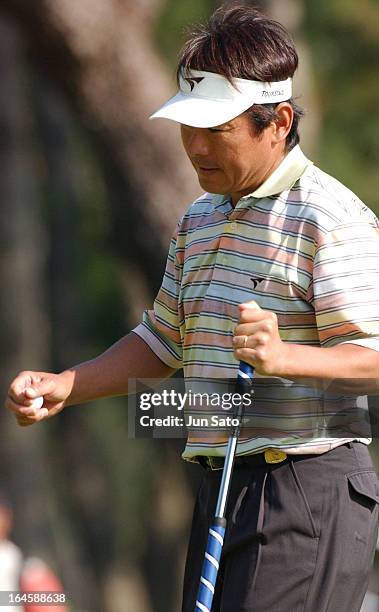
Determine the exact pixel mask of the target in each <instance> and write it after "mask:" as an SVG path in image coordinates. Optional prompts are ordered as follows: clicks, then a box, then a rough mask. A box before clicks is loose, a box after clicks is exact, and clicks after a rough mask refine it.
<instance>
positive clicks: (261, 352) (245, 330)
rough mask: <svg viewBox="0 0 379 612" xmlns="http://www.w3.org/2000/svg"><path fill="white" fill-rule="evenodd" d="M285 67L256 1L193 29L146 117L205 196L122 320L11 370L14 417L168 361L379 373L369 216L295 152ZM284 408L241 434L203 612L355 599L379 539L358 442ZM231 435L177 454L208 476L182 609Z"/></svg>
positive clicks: (364, 453)
mask: <svg viewBox="0 0 379 612" xmlns="http://www.w3.org/2000/svg"><path fill="white" fill-rule="evenodd" d="M297 64H298V57H297V53H296V50H295V48H294V44H293V42H292V40H291V38H290V36H289V34H288V33H287V32H286V31H285V29H284V28H283V27H282V26H281V25H280V24H278V23H276V22H275V21H272V20H271V19H268V18H267V17H266V16H264V15H262V14H261V13H260V12H258V11H257V10H255V9H253V8H250V7H246V6H233V7H229V8H225V7H223V8H221V9H219V10H217V11H216V12H215V13H214V15H213V16H212V17H211V18H210V20H209V22H207V23H205V24H203V25H201V26H200V27H198V28H197V29H196V30H195V31H194V32H193V34H192V35H191V37H190V38H189V40H188V42H187V44H186V45H185V47H184V49H183V51H182V53H181V55H180V58H179V64H178V84H179V93H178V94H177V95H175V96H174V97H173V98H172V99H171V100H169V101H168V102H167V103H166V104H165V105H164V106H163V107H162V108H161V109H159V110H158V111H157V112H156V113H155V114H154V115H153V117H154V118H165V119H170V120H173V121H176V122H177V123H178V124H180V130H181V137H182V141H183V146H184V149H185V152H186V154H187V155H188V157H189V159H190V162H191V163H192V165H193V167H194V170H195V172H196V173H197V176H198V180H199V182H200V185H201V187H202V188H203V190H204V191H205V192H206V193H205V195H203V196H201V197H200V198H199V199H198V200H197V201H196V202H194V203H193V204H192V206H190V208H189V209H188V211H187V212H186V214H185V215H184V216H183V218H182V219H181V220H180V222H179V224H178V226H177V229H176V232H175V234H174V236H173V239H172V242H171V247H170V251H169V255H168V260H167V267H166V271H165V275H164V278H163V282H162V286H161V289H160V291H159V293H158V296H157V298H156V301H155V303H154V306H153V308H152V309H151V310H149V311H146V312H145V313H144V316H143V321H142V322H141V324H140V325H139V326H138V327H137V328H136V329H134V330H133V332H131V333H130V334H129V335H127V336H125V337H124V338H122V339H121V340H119V341H118V342H117V343H116V344H115V345H113V346H112V347H110V348H109V349H108V350H107V351H106V352H105V353H103V354H102V355H100V356H98V357H97V358H95V359H93V360H92V361H88V362H86V363H82V364H80V365H78V366H75V367H72V368H69V369H68V370H66V371H64V372H62V373H60V374H51V373H46V372H31V371H27V372H22V373H21V374H19V375H18V376H17V377H16V378H15V380H14V381H13V382H12V384H11V386H10V388H9V395H8V398H7V407H8V408H9V409H10V410H12V411H13V412H14V413H15V415H16V418H17V421H18V423H19V424H20V425H29V424H32V423H35V422H37V421H39V420H41V419H45V418H47V417H50V416H53V415H55V414H57V413H58V412H60V411H61V410H62V409H63V408H65V407H66V406H69V405H71V404H79V403H82V402H86V401H89V400H93V399H96V398H100V397H105V396H110V395H120V394H126V393H127V392H128V379H133V378H154V377H156V378H164V377H168V376H170V375H172V374H173V373H174V372H175V371H176V370H178V369H179V368H183V370H184V375H185V377H187V378H190V379H192V378H235V377H236V375H237V369H238V363H239V361H240V360H243V361H245V362H247V363H248V364H250V365H251V366H253V368H254V370H255V376H256V380H257V382H259V383H260V384H261V385H262V386H263V387H264V384H265V380H266V378H265V377H269V380H270V381H271V383H270V389H271V390H270V391H269V392H270V393H272V392H273V389H274V388H275V389H277V388H279V389H281V390H283V392H286V390H288V387H291V381H293V382H294V385H295V387H296V381H299V380H300V381H301V380H303V379H307V380H308V381H312V380H314V381H319V380H324V381H330V380H331V379H332V378H336V379H360V378H369V379H371V380H376V379H378V378H379V353H378V351H379V320H378V317H377V312H378V302H379V295H378V286H379V275H378V258H379V233H378V220H377V219H376V217H375V215H374V214H373V213H372V212H371V211H370V210H369V209H368V208H367V207H366V206H365V205H364V204H363V203H362V202H361V201H360V200H359V199H358V198H357V197H356V196H355V195H354V194H353V193H352V192H351V191H349V190H348V189H347V188H346V187H344V186H343V185H342V184H341V183H339V182H338V181H337V180H336V179H334V178H332V177H330V176H328V175H327V174H325V173H324V172H322V171H321V170H320V169H318V168H317V167H315V166H314V165H313V164H312V162H311V161H310V160H309V159H307V158H306V157H305V155H304V154H303V153H302V151H301V149H300V147H299V144H298V143H299V134H298V124H299V120H300V118H301V115H302V112H301V110H300V109H299V108H298V107H297V105H296V104H295V102H294V100H293V98H292V77H293V75H294V73H295V71H296V68H297ZM273 381H274V382H275V384H274V383H273ZM275 385H278V386H275ZM296 388H297V387H296ZM275 389H274V390H275ZM37 396H43V397H44V405H43V408H42V409H41V410H40V411H37V410H36V409H35V408H33V407H31V403H32V400H33V398H36V397H37ZM284 405H285V406H287V408H286V410H287V409H288V411H289V413H288V415H289V416H288V418H287V420H286V424H285V425H283V420H285V419H283V417H286V416H287V415H286V414H284V413H283V410H284V408H283V410H282V411H281V412H280V410H281V409H280V402H279V404H278V403H277V402H275V401H272V402H271V403H270V402H269V407H268V408H267V411H268V413H267V414H266V415H265V418H266V421H265V420H264V419H263V422H262V424H261V427H260V429H259V431H258V432H256V433H255V435H254V433H253V432H254V428H252V429H248V430H247V431H245V432H242V433H241V439H240V442H239V444H238V450H237V459H236V463H235V470H234V474H233V481H232V490H231V494H230V498H229V504H228V525H229V526H228V532H227V535H226V541H225V545H224V549H223V557H222V562H221V567H220V571H219V575H218V582H217V586H216V593H215V597H214V605H213V608H212V610H213V612H267V611H270V612H327V611H328V612H358V611H359V609H360V606H361V602H362V600H363V597H364V594H365V590H366V586H367V581H368V574H369V569H370V566H371V564H372V560H373V554H374V549H375V542H376V536H377V518H378V507H377V504H378V481H377V477H376V475H375V472H374V469H373V465H372V462H371V459H370V456H369V453H368V448H367V447H368V444H369V442H370V440H369V439H368V438H367V437H365V436H362V435H356V434H355V435H354V434H353V433H351V435H346V436H345V437H343V436H340V435H339V436H337V435H335V431H334V429H333V428H330V430H329V429H328V425H327V424H326V426H325V427H324V429H323V431H322V435H321V434H320V435H315V432H314V431H311V430H309V429H308V424H307V414H304V410H303V408H304V403H301V405H302V410H301V411H296V405H297V404H296V402H293V403H292V404H291V402H290V401H289V402H287V403H285V404H284ZM278 406H279V410H278ZM309 410H310V414H309V415H308V416H310V417H312V418H313V417H314V416H315V415H314V413H312V410H314V402H310V406H309ZM304 419H305V421H306V423H305V425H304ZM278 422H279V423H281V424H280V425H279V426H278V425H277V423H278ZM264 423H267V424H266V426H265V424H264ZM281 431H282V433H281ZM225 448H226V438H225V437H223V436H220V437H217V436H216V435H215V436H214V437H213V438H210V437H202V436H201V432H200V433H199V432H191V433H190V435H189V438H188V441H187V444H186V448H185V451H184V453H183V457H184V459H186V460H189V461H193V462H197V463H199V464H200V466H201V467H199V469H202V470H203V474H204V478H203V482H202V484H201V487H200V490H199V494H198V498H197V501H196V506H195V512H194V517H193V524H192V531H191V537H190V543H189V549H188V557H187V565H186V572H185V579H184V595H183V607H182V610H183V612H193V611H194V608H195V600H196V594H197V589H198V583H199V577H200V573H201V566H202V561H203V555H204V548H205V545H206V538H207V531H208V526H209V523H210V521H211V519H212V516H213V513H214V509H215V503H216V498H217V491H218V487H219V481H220V470H221V468H222V464H223V456H224V455H225Z"/></svg>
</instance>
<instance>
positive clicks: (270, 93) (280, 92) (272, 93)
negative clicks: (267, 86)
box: [262, 89, 284, 97]
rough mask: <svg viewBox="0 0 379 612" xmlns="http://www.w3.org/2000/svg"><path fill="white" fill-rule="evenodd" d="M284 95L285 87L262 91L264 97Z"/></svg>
mask: <svg viewBox="0 0 379 612" xmlns="http://www.w3.org/2000/svg"><path fill="white" fill-rule="evenodd" d="M283 95H284V89H275V90H274V91H262V96H263V97H268V96H283Z"/></svg>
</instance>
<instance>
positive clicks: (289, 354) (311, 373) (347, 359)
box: [280, 344, 379, 394]
mask: <svg viewBox="0 0 379 612" xmlns="http://www.w3.org/2000/svg"><path fill="white" fill-rule="evenodd" d="M285 346H286V350H285V358H284V360H283V366H282V373H281V374H280V375H281V376H282V377H283V378H288V379H290V380H295V379H296V380H298V379H308V380H309V382H310V383H312V381H313V382H314V383H318V382H321V383H322V384H323V386H325V387H327V388H329V389H330V390H331V389H333V390H335V391H337V390H338V391H345V392H352V393H354V392H356V393H364V394H367V393H374V394H376V393H378V392H379V353H378V352H377V351H375V350H373V349H369V348H366V347H362V346H359V345H355V344H342V345H339V346H335V347H331V348H319V347H313V346H302V345H299V344H285Z"/></svg>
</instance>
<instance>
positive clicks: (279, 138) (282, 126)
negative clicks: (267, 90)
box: [272, 102, 293, 144]
mask: <svg viewBox="0 0 379 612" xmlns="http://www.w3.org/2000/svg"><path fill="white" fill-rule="evenodd" d="M275 111H276V115H277V119H275V121H274V122H273V126H272V127H273V140H274V141H275V142H277V143H278V144H279V143H280V142H283V141H284V140H285V139H286V138H287V135H288V133H289V131H290V129H291V126H292V121H293V108H292V106H291V104H290V103H289V102H281V103H280V104H278V106H277V107H276V109H275Z"/></svg>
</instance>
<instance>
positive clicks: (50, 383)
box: [24, 377, 56, 400]
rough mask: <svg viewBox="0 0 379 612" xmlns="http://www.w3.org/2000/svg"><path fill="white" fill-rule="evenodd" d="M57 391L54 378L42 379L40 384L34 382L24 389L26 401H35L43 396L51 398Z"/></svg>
mask: <svg viewBox="0 0 379 612" xmlns="http://www.w3.org/2000/svg"><path fill="white" fill-rule="evenodd" d="M55 389H56V382H55V380H54V379H52V378H48V377H45V378H42V379H41V380H40V382H34V383H32V385H30V386H28V387H26V388H25V389H24V395H25V398H26V399H32V400H33V399H35V398H37V397H41V396H43V397H44V396H47V397H48V396H49V395H50V394H51V393H53V392H54V391H55Z"/></svg>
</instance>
